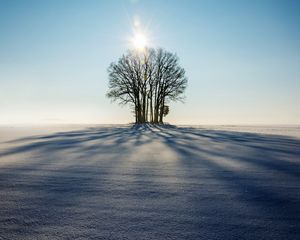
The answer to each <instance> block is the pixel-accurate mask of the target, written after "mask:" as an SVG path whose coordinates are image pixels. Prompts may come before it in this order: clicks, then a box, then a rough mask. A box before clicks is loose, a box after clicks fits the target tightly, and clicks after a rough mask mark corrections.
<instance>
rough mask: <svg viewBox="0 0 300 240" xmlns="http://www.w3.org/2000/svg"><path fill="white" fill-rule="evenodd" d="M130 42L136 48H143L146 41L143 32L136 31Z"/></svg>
mask: <svg viewBox="0 0 300 240" xmlns="http://www.w3.org/2000/svg"><path fill="white" fill-rule="evenodd" d="M132 44H133V46H134V47H135V48H136V49H138V50H143V49H144V48H145V47H146V46H147V44H148V41H147V38H146V36H145V35H144V34H142V33H136V34H135V35H134V36H133V38H132Z"/></svg>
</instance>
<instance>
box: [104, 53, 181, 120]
mask: <svg viewBox="0 0 300 240" xmlns="http://www.w3.org/2000/svg"><path fill="white" fill-rule="evenodd" d="M108 73H109V91H108V93H107V97H108V98H111V99H112V100H113V101H118V102H119V103H120V104H130V105H131V107H132V108H133V109H134V114H135V122H136V123H145V122H151V123H163V117H164V116H166V115H167V114H168V113H169V106H166V105H165V104H166V103H168V102H170V101H178V100H183V93H184V90H185V89H186V86H187V78H186V77H185V71H184V69H183V68H182V67H180V66H179V59H178V57H177V56H176V55H175V54H173V53H170V52H167V51H165V50H163V49H145V50H144V51H128V52H127V54H126V55H123V56H122V57H121V58H120V59H119V60H118V61H117V62H116V63H111V65H110V67H109V68H108Z"/></svg>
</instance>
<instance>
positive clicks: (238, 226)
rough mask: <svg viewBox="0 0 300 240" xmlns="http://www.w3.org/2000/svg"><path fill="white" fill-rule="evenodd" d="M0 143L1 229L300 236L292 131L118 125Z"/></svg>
mask: <svg viewBox="0 0 300 240" xmlns="http://www.w3.org/2000/svg"><path fill="white" fill-rule="evenodd" d="M2 140H3V139H2ZM0 146H1V147H0V239H164V240H165V239H273V240H274V239H293V240H294V239H299V238H300V139H298V138H293V137H288V136H279V135H264V134H256V133H249V132H247V133H244V132H233V131H224V130H211V129H210V130H209V129H204V128H193V127H175V126H151V125H140V126H139V125H134V126H129V125H124V126H98V127H90V128H85V129H83V130H74V131H67V132H59V133H52V134H43V135H38V136H37V135H36V136H31V137H22V138H18V139H15V140H9V141H8V140H7V141H2V143H1V145H0Z"/></svg>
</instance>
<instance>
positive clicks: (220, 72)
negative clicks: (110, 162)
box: [0, 0, 300, 124]
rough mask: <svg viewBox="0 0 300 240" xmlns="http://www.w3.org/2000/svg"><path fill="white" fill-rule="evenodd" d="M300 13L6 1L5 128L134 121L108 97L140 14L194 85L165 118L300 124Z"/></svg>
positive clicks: (0, 4)
mask: <svg viewBox="0 0 300 240" xmlns="http://www.w3.org/2000/svg"><path fill="white" fill-rule="evenodd" d="M299 12H300V1H297V0H295V1H289V0H282V1H276V0H273V1H266V0H260V1H243V0H239V1H231V0H228V1H217V0H207V1H196V0H195V1H171V0H169V1H167V0H166V1H150V0H149V1H146V0H131V1H130V0H122V1H75V0H72V1H71V0H70V1H63V0H62V1H61V0H51V1H50V0H49V1H47V0H45V1H39V0H35V1H29V0H27V1H25V0H22V1H17V0H14V1H10V0H7V1H5V0H0V84H1V94H0V116H1V118H0V123H10V124H12V123H128V122H131V121H133V118H132V114H131V113H130V111H129V109H128V108H127V107H120V106H118V105H117V104H115V103H111V102H110V100H109V99H106V98H105V93H106V92H107V87H108V79H107V67H108V66H109V64H110V62H111V61H115V60H117V59H118V57H120V56H121V55H122V54H123V53H124V52H126V49H127V48H129V47H130V43H129V42H128V39H129V38H130V36H131V34H132V30H133V26H132V25H133V21H134V19H136V18H138V19H139V21H140V22H141V26H142V27H143V28H145V29H146V31H147V33H148V36H149V38H150V40H151V41H150V42H151V46H153V47H163V48H165V49H167V50H170V51H173V52H176V53H177V54H178V56H179V58H180V60H181V65H182V66H183V67H184V68H185V69H186V72H187V77H188V79H189V84H188V88H187V91H186V102H185V104H182V103H175V104H171V109H170V110H171V111H170V115H169V116H167V118H166V121H168V122H170V123H182V124H300V108H299V106H300V94H299V93H300V28H299V26H300V14H299Z"/></svg>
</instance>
